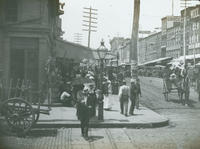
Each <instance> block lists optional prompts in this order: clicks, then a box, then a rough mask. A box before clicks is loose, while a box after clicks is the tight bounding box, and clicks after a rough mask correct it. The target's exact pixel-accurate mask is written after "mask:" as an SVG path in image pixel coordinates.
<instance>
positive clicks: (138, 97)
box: [135, 78, 142, 109]
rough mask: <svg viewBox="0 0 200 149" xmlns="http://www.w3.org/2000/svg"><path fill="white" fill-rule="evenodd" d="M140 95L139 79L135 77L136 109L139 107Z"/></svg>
mask: <svg viewBox="0 0 200 149" xmlns="http://www.w3.org/2000/svg"><path fill="white" fill-rule="evenodd" d="M141 96H142V93H141V88H140V79H139V78H137V79H136V101H135V104H136V109H139V99H140V97H141Z"/></svg>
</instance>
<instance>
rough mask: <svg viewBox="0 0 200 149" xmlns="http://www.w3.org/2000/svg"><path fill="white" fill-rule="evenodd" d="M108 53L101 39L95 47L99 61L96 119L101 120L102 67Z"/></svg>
mask: <svg viewBox="0 0 200 149" xmlns="http://www.w3.org/2000/svg"><path fill="white" fill-rule="evenodd" d="M107 53H108V49H107V48H106V47H105V45H104V41H103V39H102V41H101V45H100V46H99V48H98V49H97V54H98V57H99V61H100V84H99V85H100V86H99V87H100V92H99V94H100V95H99V108H98V120H103V105H104V103H103V98H104V97H103V67H104V60H105V57H106V55H107Z"/></svg>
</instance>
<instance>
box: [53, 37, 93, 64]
mask: <svg viewBox="0 0 200 149" xmlns="http://www.w3.org/2000/svg"><path fill="white" fill-rule="evenodd" d="M56 57H59V58H68V59H74V60H75V61H82V60H83V59H88V60H89V59H94V55H93V50H92V49H90V48H88V47H85V46H83V45H79V44H75V43H72V42H68V41H64V40H61V39H57V40H56Z"/></svg>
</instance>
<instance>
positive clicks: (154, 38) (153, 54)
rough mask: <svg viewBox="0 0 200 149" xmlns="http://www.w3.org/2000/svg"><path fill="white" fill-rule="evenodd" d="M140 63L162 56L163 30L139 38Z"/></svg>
mask: <svg viewBox="0 0 200 149" xmlns="http://www.w3.org/2000/svg"><path fill="white" fill-rule="evenodd" d="M138 55H139V59H138V63H139V64H142V63H145V62H147V61H151V60H154V59H157V58H160V57H161V32H158V33H154V34H151V35H150V36H147V37H145V38H141V39H139V45H138Z"/></svg>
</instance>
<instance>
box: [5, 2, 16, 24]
mask: <svg viewBox="0 0 200 149" xmlns="http://www.w3.org/2000/svg"><path fill="white" fill-rule="evenodd" d="M5 12H6V21H8V22H16V21H17V16H18V0H6V6H5Z"/></svg>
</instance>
